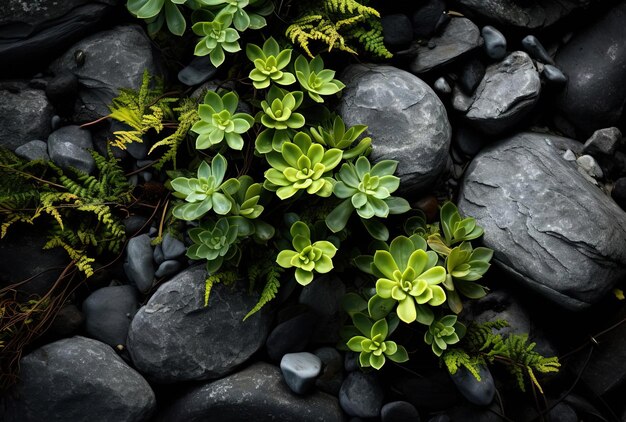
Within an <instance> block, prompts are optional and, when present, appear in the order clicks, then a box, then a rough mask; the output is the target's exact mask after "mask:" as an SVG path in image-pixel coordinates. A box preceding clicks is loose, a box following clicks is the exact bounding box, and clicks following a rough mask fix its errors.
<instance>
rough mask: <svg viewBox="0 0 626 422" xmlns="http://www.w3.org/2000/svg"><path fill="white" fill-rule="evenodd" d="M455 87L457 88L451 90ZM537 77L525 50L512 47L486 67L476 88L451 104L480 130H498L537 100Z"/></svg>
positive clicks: (508, 125) (517, 119)
mask: <svg viewBox="0 0 626 422" xmlns="http://www.w3.org/2000/svg"><path fill="white" fill-rule="evenodd" d="M455 91H457V90H455ZM540 91H541V80H540V79H539V73H537V70H536V69H535V65H534V64H533V61H532V60H531V59H530V57H529V56H528V54H526V53H524V52H522V51H514V52H513V53H511V54H509V55H508V56H507V57H506V58H505V59H504V60H502V61H501V62H498V63H495V64H492V65H491V66H488V67H487V70H486V72H485V76H484V77H483V79H482V81H481V82H480V84H479V85H478V87H477V88H476V91H475V92H474V94H473V95H472V96H471V97H468V101H467V102H466V103H464V105H462V106H458V105H456V104H455V108H457V109H458V110H459V111H462V112H463V113H464V114H465V117H466V118H467V119H468V120H469V121H470V122H472V124H473V125H474V126H476V127H477V128H478V129H480V130H481V131H483V132H485V133H488V134H499V133H502V132H505V131H507V130H509V129H511V128H512V127H513V126H514V125H516V124H517V123H519V122H520V121H521V120H522V119H523V118H524V117H525V116H526V115H527V114H528V113H529V112H530V111H531V110H532V108H533V107H534V106H535V104H536V103H537V101H539V92H540Z"/></svg>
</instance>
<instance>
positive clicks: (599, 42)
mask: <svg viewBox="0 0 626 422" xmlns="http://www.w3.org/2000/svg"><path fill="white" fill-rule="evenodd" d="M624 22H626V0H622V1H620V2H619V3H618V5H617V6H615V7H613V8H611V9H610V10H609V11H608V12H607V14H606V15H605V16H604V17H603V18H602V19H600V20H599V21H597V22H596V23H594V24H593V25H591V26H589V27H587V28H586V29H584V30H582V31H580V32H578V33H577V34H576V35H575V36H574V37H573V38H572V39H571V41H570V42H569V43H568V44H566V45H565V46H564V47H562V48H561V49H560V50H559V51H558V53H557V55H556V57H555V61H556V63H557V66H558V67H559V69H561V70H562V71H563V73H565V75H567V77H568V83H567V87H566V89H564V90H563V91H562V92H561V93H560V94H559V96H558V97H557V99H556V103H555V105H556V107H555V108H556V111H557V112H558V115H559V116H560V117H561V118H562V119H564V120H565V121H566V122H567V123H569V125H572V126H573V127H574V128H575V130H576V134H577V135H578V136H577V137H580V138H586V137H588V136H590V135H591V134H592V133H593V132H594V131H596V130H598V129H602V128H606V127H611V126H619V125H621V124H623V122H624V112H625V108H624V104H625V103H626V25H624ZM560 129H561V130H562V131H564V133H567V134H568V135H570V136H574V135H575V134H574V133H570V131H568V129H567V127H566V125H562V127H560ZM566 131H567V132H566Z"/></svg>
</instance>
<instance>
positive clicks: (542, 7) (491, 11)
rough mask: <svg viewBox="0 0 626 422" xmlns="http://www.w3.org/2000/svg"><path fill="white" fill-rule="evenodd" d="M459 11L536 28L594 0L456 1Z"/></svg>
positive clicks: (505, 23) (491, 20)
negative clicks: (458, 4)
mask: <svg viewBox="0 0 626 422" xmlns="http://www.w3.org/2000/svg"><path fill="white" fill-rule="evenodd" d="M459 3H460V6H461V11H463V12H465V13H466V14H468V15H469V16H475V17H477V18H480V19H481V20H486V21H489V22H491V23H494V24H495V23H500V24H502V26H508V27H510V26H513V27H517V28H526V29H536V28H543V27H547V26H550V25H552V24H554V23H555V22H557V21H558V20H560V19H561V18H562V17H564V16H567V15H568V14H569V13H571V12H572V11H574V10H576V9H579V8H581V7H584V6H587V5H589V4H591V3H599V2H598V1H597V0H542V1H526V0H459Z"/></svg>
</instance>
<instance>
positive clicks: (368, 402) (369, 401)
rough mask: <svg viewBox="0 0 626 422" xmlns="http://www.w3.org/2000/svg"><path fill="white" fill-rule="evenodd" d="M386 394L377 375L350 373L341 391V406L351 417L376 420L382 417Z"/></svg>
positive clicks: (359, 372) (358, 372)
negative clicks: (381, 410) (381, 411)
mask: <svg viewBox="0 0 626 422" xmlns="http://www.w3.org/2000/svg"><path fill="white" fill-rule="evenodd" d="M383 397H384V392H383V390H382V388H381V387H380V384H379V383H378V380H377V379H376V377H375V375H374V374H372V373H369V374H365V373H363V372H361V371H354V372H350V373H349V374H348V376H347V377H346V379H345V380H344V382H343V384H341V389H340V390H339V404H340V405H341V408H342V409H343V410H344V412H346V413H347V414H348V415H350V416H358V417H360V418H375V417H378V416H379V415H380V409H381V408H382V406H383Z"/></svg>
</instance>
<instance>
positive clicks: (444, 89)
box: [433, 76, 452, 95]
mask: <svg viewBox="0 0 626 422" xmlns="http://www.w3.org/2000/svg"><path fill="white" fill-rule="evenodd" d="M433 87H434V88H435V91H437V92H440V93H442V94H445V95H448V94H450V93H451V92H452V88H451V87H450V84H449V83H448V81H447V80H446V78H444V77H443V76H441V77H440V78H439V79H437V80H436V81H435V83H434V84H433Z"/></svg>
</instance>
